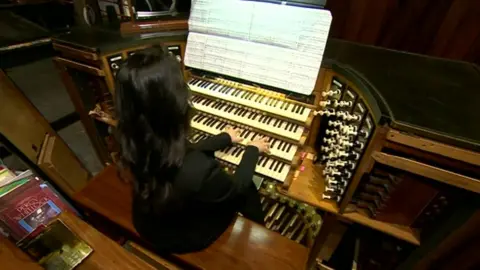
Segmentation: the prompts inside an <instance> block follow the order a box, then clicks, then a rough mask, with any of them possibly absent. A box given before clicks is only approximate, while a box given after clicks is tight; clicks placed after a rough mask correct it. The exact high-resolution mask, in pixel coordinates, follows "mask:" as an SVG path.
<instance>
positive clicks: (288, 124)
mask: <svg viewBox="0 0 480 270" xmlns="http://www.w3.org/2000/svg"><path fill="white" fill-rule="evenodd" d="M291 125H292V124H291V123H287V125H286V126H285V128H284V129H285V130H288V128H289V127H290V126H291Z"/></svg>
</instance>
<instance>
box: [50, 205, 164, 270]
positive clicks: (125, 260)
mask: <svg viewBox="0 0 480 270" xmlns="http://www.w3.org/2000/svg"><path fill="white" fill-rule="evenodd" d="M59 219H60V220H61V221H63V223H65V225H67V227H68V228H70V230H72V231H73V232H74V233H76V234H77V235H78V237H79V238H81V239H82V240H83V241H85V242H86V243H87V244H88V245H90V246H91V247H92V249H93V252H92V253H91V254H90V255H89V256H88V257H87V258H86V259H85V260H84V261H83V262H82V263H81V264H80V265H79V266H78V267H77V268H75V269H78V270H83V269H85V270H90V269H92V270H93V269H119V268H121V269H155V268H154V267H152V266H151V265H149V264H147V263H146V262H144V261H142V260H141V259H140V258H138V257H136V256H135V255H133V254H131V253H129V252H128V251H127V250H125V249H124V248H123V247H122V246H120V245H119V244H117V243H115V242H113V241H112V240H111V239H110V238H108V237H106V236H105V235H103V234H101V233H100V232H99V231H97V230H96V229H95V228H93V227H92V226H90V225H88V224H87V223H85V222H84V221H82V220H80V218H78V217H77V216H75V215H73V214H71V213H69V212H63V213H62V214H60V216H59Z"/></svg>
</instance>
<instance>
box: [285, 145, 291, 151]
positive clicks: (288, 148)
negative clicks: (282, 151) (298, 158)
mask: <svg viewBox="0 0 480 270" xmlns="http://www.w3.org/2000/svg"><path fill="white" fill-rule="evenodd" d="M290 149H292V145H291V144H288V147H287V151H286V152H290Z"/></svg>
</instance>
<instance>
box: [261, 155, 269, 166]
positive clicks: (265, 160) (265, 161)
mask: <svg viewBox="0 0 480 270" xmlns="http://www.w3.org/2000/svg"><path fill="white" fill-rule="evenodd" d="M267 162H268V158H267V157H265V159H264V160H263V163H262V165H261V166H262V167H265V165H267Z"/></svg>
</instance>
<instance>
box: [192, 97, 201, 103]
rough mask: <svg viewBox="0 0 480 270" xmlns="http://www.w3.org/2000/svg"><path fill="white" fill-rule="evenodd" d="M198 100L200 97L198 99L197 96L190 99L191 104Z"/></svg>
mask: <svg viewBox="0 0 480 270" xmlns="http://www.w3.org/2000/svg"><path fill="white" fill-rule="evenodd" d="M199 98H200V97H198V96H194V97H193V98H192V102H197V100H198V99H199Z"/></svg>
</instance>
